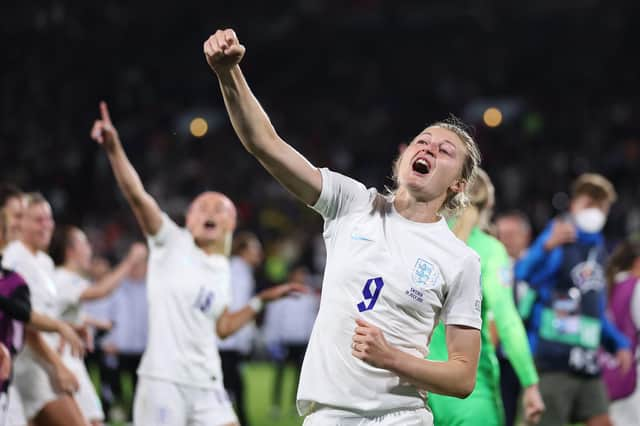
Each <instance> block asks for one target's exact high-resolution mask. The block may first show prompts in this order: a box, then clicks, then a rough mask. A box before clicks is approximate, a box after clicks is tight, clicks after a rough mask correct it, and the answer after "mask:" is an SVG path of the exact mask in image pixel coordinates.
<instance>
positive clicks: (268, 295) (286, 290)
mask: <svg viewBox="0 0 640 426" xmlns="http://www.w3.org/2000/svg"><path fill="white" fill-rule="evenodd" d="M308 292H309V289H308V288H307V287H306V286H305V285H304V284H298V283H290V284H281V285H277V286H275V287H271V288H268V289H266V290H262V291H261V292H260V293H259V294H258V297H259V298H260V299H262V301H263V302H270V301H272V300H277V299H280V298H281V297H284V296H287V295H288V294H291V293H308Z"/></svg>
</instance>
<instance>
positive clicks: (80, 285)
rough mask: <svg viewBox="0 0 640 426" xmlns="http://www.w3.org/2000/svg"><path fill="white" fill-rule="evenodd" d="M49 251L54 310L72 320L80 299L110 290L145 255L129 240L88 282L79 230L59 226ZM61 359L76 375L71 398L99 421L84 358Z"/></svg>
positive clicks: (77, 320)
mask: <svg viewBox="0 0 640 426" xmlns="http://www.w3.org/2000/svg"><path fill="white" fill-rule="evenodd" d="M50 252H51V257H52V258H53V261H54V262H55V264H56V266H57V268H56V271H55V283H56V290H57V292H58V312H59V313H60V315H61V316H62V318H63V319H64V320H66V321H68V322H70V323H73V324H83V322H84V314H83V312H82V306H81V302H83V301H87V300H96V299H101V298H103V297H106V296H108V295H109V294H111V292H113V291H114V290H115V289H116V288H118V285H119V284H120V283H121V282H122V280H123V279H124V278H125V277H126V276H127V274H129V272H130V271H131V269H132V268H133V267H134V266H135V265H137V264H138V263H139V262H144V261H145V260H146V257H147V248H146V246H145V245H144V244H141V243H136V244H133V245H132V246H131V249H130V250H129V254H128V255H127V257H126V258H125V259H124V260H123V261H122V262H121V263H120V264H119V265H118V266H117V267H115V268H114V269H113V271H110V272H109V273H108V274H107V275H106V276H105V277H103V278H102V279H100V280H98V281H97V282H95V283H93V284H91V283H90V282H89V281H88V280H87V279H86V276H87V275H88V272H89V268H90V267H91V258H92V249H91V245H90V244H89V240H88V239H87V236H86V235H85V234H84V232H82V230H80V229H78V228H76V227H75V226H69V225H66V226H62V227H61V228H59V229H58V231H57V232H56V233H55V234H54V237H53V242H52V244H51V251H50ZM62 360H63V362H64V363H65V365H66V366H67V367H68V368H69V369H70V370H71V371H72V372H73V374H74V375H75V376H76V378H77V379H78V383H79V385H80V387H79V389H78V392H77V393H76V394H75V399H76V401H77V403H78V405H79V406H80V410H81V411H82V414H84V416H85V417H86V418H87V419H88V420H89V421H90V422H91V424H92V425H100V424H102V421H103V420H104V412H103V410H102V406H101V404H100V399H99V398H98V395H97V394H96V391H95V388H94V387H93V384H92V383H91V379H90V378H89V372H88V371H87V368H86V366H85V364H84V362H83V361H82V360H80V359H78V358H76V357H73V356H70V354H68V353H67V354H64V355H63V358H62Z"/></svg>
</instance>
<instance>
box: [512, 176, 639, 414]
mask: <svg viewBox="0 0 640 426" xmlns="http://www.w3.org/2000/svg"><path fill="white" fill-rule="evenodd" d="M615 199H616V192H615V190H614V188H613V186H612V185H611V183H610V182H609V181H608V180H606V179H605V178H604V177H602V176H601V175H597V174H584V175H581V176H580V177H579V178H578V179H577V180H576V181H575V182H574V184H573V187H572V195H571V200H570V204H569V213H568V214H567V215H565V216H564V217H560V218H556V219H554V220H552V221H551V222H550V223H549V225H548V226H547V228H546V229H545V230H544V231H543V232H542V234H541V235H540V236H538V238H537V239H536V240H535V242H534V243H533V245H532V246H531V248H530V249H529V250H528V251H527V253H526V255H525V256H524V257H523V258H522V259H520V261H519V262H518V263H517V264H516V278H517V279H520V280H525V281H527V282H528V283H529V285H530V286H531V288H533V289H534V290H535V291H536V293H537V298H536V302H535V306H534V308H533V311H532V314H531V319H530V321H529V323H528V326H529V327H528V328H529V337H530V341H531V348H532V350H533V352H534V354H535V357H536V364H537V367H538V371H539V372H540V391H541V393H542V397H543V399H544V402H545V404H546V406H547V411H545V413H544V414H543V417H542V420H541V424H544V425H550V426H553V425H558V426H562V425H564V424H565V423H571V422H586V423H588V424H591V425H606V424H608V422H609V417H608V414H607V413H608V404H609V402H608V397H607V394H606V390H605V388H604V384H603V382H602V379H601V377H600V368H599V365H598V359H597V350H598V348H599V346H600V345H601V344H602V345H603V346H604V347H605V348H606V349H607V350H608V351H609V352H611V353H614V354H616V358H617V359H618V361H619V362H620V363H621V364H622V366H623V370H624V371H626V369H628V368H630V366H631V363H632V355H631V352H630V351H629V341H628V339H627V338H626V337H625V336H624V335H623V334H621V333H620V331H619V330H618V329H617V328H616V327H615V326H614V325H613V324H611V322H610V321H609V320H608V319H607V318H606V316H605V284H606V282H605V273H604V263H605V260H606V257H607V253H606V250H605V242H604V237H603V235H602V232H601V231H602V228H603V226H604V224H605V222H606V219H607V215H608V213H609V209H610V207H611V205H612V203H613V202H614V201H615Z"/></svg>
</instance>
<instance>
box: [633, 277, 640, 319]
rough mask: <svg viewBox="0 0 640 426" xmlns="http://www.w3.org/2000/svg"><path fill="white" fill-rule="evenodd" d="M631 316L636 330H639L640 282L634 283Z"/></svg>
mask: <svg viewBox="0 0 640 426" xmlns="http://www.w3.org/2000/svg"><path fill="white" fill-rule="evenodd" d="M631 317H632V318H633V323H634V324H635V325H636V330H640V284H636V287H635V288H634V289H633V296H632V298H631Z"/></svg>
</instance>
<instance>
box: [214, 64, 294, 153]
mask: <svg viewBox="0 0 640 426" xmlns="http://www.w3.org/2000/svg"><path fill="white" fill-rule="evenodd" d="M218 81H219V83H220V90H221V91H222V96H223V98H224V104H225V106H226V108H227V112H228V113H229V118H230V119H231V124H232V125H233V129H234V130H235V131H236V133H237V135H238V137H239V138H240V141H241V142H242V144H243V145H244V147H245V148H246V149H247V151H249V152H250V153H252V154H253V155H255V156H256V157H258V158H261V157H262V156H265V155H266V156H268V155H269V154H270V153H273V151H274V150H275V149H277V147H278V143H279V142H281V141H280V138H279V137H278V134H277V133H276V130H275V129H274V127H273V125H272V124H271V121H270V120H269V117H268V116H267V114H266V113H265V111H264V110H263V109H262V107H261V106H260V103H259V102H258V100H257V99H256V97H255V96H254V95H253V93H251V89H250V88H249V85H248V84H247V81H246V80H245V78H244V75H243V74H242V71H241V70H240V67H239V66H237V65H236V66H234V67H233V68H231V69H230V70H229V71H228V72H224V73H221V74H219V75H218Z"/></svg>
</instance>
